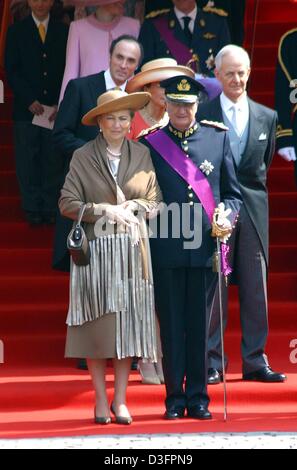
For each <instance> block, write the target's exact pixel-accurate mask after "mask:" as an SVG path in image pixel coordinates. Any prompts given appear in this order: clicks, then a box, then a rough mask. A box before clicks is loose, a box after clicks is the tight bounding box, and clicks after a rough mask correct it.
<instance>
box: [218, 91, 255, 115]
mask: <svg viewBox="0 0 297 470" xmlns="http://www.w3.org/2000/svg"><path fill="white" fill-rule="evenodd" d="M220 101H221V106H222V109H223V111H224V112H225V113H226V112H228V111H230V109H231V108H232V109H233V106H235V107H236V108H237V109H240V110H242V111H245V110H246V109H247V108H248V100H247V94H246V93H244V95H242V97H241V98H240V100H239V101H238V102H237V103H234V102H233V101H232V100H230V99H229V98H228V97H227V96H226V95H225V93H224V92H222V93H221V96H220Z"/></svg>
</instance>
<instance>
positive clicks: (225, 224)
mask: <svg viewBox="0 0 297 470" xmlns="http://www.w3.org/2000/svg"><path fill="white" fill-rule="evenodd" d="M231 212H232V211H231V209H225V204H224V203H223V202H220V203H219V205H218V207H216V209H215V211H214V214H213V219H212V232H211V235H212V236H213V237H217V238H219V239H220V241H221V242H222V243H226V241H227V240H228V238H229V237H230V235H231V232H232V225H231V222H230V220H229V219H228V215H229V214H231Z"/></svg>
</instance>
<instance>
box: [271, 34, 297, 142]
mask: <svg viewBox="0 0 297 470" xmlns="http://www.w3.org/2000/svg"><path fill="white" fill-rule="evenodd" d="M296 54H297V29H294V30H291V31H288V32H287V33H285V34H284V35H283V36H282V38H281V40H280V43H279V48H278V61H277V68H276V82H275V105H276V110H277V112H278V128H277V148H278V149H279V148H283V147H295V149H296V150H297V119H296V111H297V92H296V91H297V90H296V87H297V81H296V82H295V84H294V83H293V82H292V81H293V80H296V78H297V60H296ZM290 85H291V86H290Z"/></svg>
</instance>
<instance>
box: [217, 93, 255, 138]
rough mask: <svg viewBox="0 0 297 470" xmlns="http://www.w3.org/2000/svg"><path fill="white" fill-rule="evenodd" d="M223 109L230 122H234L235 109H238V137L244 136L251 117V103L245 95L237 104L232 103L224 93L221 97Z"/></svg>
mask: <svg viewBox="0 0 297 470" xmlns="http://www.w3.org/2000/svg"><path fill="white" fill-rule="evenodd" d="M220 101H221V107H222V110H223V111H224V113H225V114H226V116H227V118H228V119H229V121H231V122H234V108H236V115H237V119H236V124H237V131H238V135H239V136H240V135H242V134H243V132H244V130H245V128H246V126H247V124H248V121H249V117H250V112H249V103H248V99H247V94H246V93H245V94H244V95H243V96H242V97H241V98H240V100H239V101H238V102H237V103H234V102H233V101H231V100H230V99H229V98H228V97H227V96H226V95H225V93H224V92H222V93H221V95H220Z"/></svg>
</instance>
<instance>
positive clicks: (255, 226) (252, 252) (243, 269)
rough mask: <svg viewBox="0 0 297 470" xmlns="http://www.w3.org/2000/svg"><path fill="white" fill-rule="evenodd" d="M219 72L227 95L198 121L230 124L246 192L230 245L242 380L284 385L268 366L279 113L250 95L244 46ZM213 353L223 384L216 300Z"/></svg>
mask: <svg viewBox="0 0 297 470" xmlns="http://www.w3.org/2000/svg"><path fill="white" fill-rule="evenodd" d="M215 73H216V77H217V78H218V79H219V80H220V81H221V83H222V87H223V92H222V94H221V95H220V96H219V97H217V98H215V99H214V100H213V101H211V102H209V103H206V104H205V105H202V106H201V107H200V109H199V111H198V118H199V119H205V118H206V119H211V120H214V121H216V120H219V121H222V120H223V121H224V123H225V124H226V126H228V128H229V131H228V133H229V138H230V142H231V149H232V154H233V160H234V163H235V166H236V172H237V178H238V181H239V185H240V189H241V193H242V199H243V204H242V207H241V210H240V214H239V220H238V223H237V225H236V229H235V231H234V232H233V235H232V237H231V239H230V245H231V252H232V258H233V265H234V275H235V277H236V281H237V283H238V287H239V298H240V318H241V326H242V343H241V352H242V363H243V364H242V371H243V379H244V380H256V381H263V382H283V381H284V380H285V376H284V375H283V374H281V373H277V372H274V371H273V370H272V369H271V368H270V367H269V363H268V359H267V356H266V354H265V345H266V340H267V334H268V319H267V287H266V280H267V266H268V197H267V188H266V178H267V171H268V168H269V166H270V164H271V161H272V157H273V154H274V148H275V132H276V124H277V114H276V112H275V111H273V110H271V109H269V108H266V107H265V106H262V105H261V104H258V103H255V102H254V101H252V100H250V99H249V98H248V97H247V95H246V85H247V81H248V78H249V74H250V60H249V56H248V54H247V52H246V51H245V50H244V49H242V48H241V47H238V46H234V45H229V46H226V47H224V48H223V49H222V50H221V51H220V52H219V53H218V55H217V57H216V70H215ZM224 314H225V323H226V321H227V289H224ZM208 354H209V381H208V383H219V382H220V381H221V378H222V372H221V371H222V357H221V342H220V328H219V307H218V302H215V304H214V308H213V312H212V318H211V326H210V337H209V353H208Z"/></svg>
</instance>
